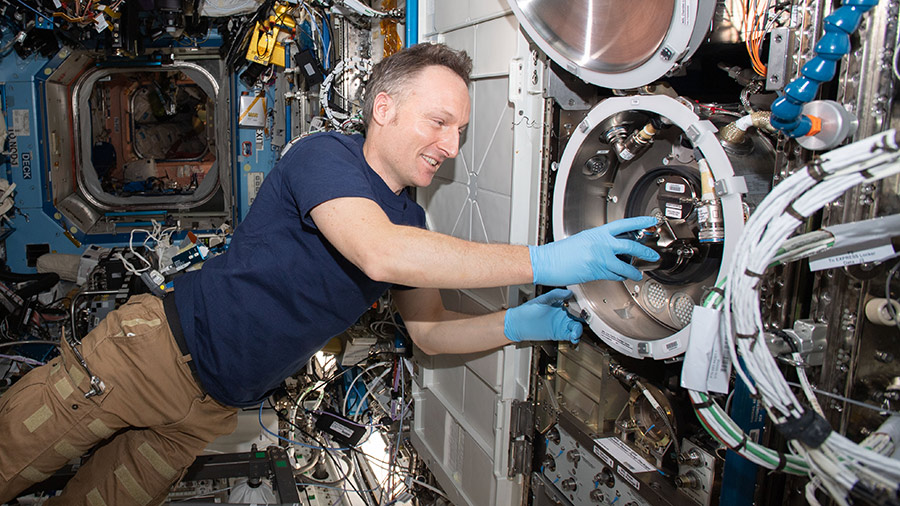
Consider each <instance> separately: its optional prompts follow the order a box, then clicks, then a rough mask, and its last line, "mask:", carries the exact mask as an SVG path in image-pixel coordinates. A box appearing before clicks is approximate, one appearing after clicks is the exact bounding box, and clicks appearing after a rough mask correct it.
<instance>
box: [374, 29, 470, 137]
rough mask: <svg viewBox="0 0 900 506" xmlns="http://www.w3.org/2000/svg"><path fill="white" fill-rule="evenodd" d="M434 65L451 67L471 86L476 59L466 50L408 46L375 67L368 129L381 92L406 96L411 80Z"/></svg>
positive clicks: (437, 45) (428, 45)
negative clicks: (470, 75)
mask: <svg viewBox="0 0 900 506" xmlns="http://www.w3.org/2000/svg"><path fill="white" fill-rule="evenodd" d="M432 65H440V66H442V67H447V68H448V69H450V70H452V71H453V72H455V73H456V75H458V76H459V77H460V78H462V80H463V81H464V82H465V83H466V86H468V85H469V74H470V73H471V72H472V58H470V57H469V55H468V54H466V52H465V51H457V50H455V49H451V48H450V47H449V46H447V45H445V44H432V43H430V42H424V43H422V44H416V45H415V46H411V47H408V48H406V49H404V50H402V51H400V52H397V53H394V54H392V55H391V56H388V57H387V58H385V59H384V60H381V61H380V62H378V64H376V65H375V66H374V67H373V68H372V74H371V75H370V76H369V82H368V84H366V98H365V101H364V102H363V123H364V124H365V125H366V127H368V126H369V122H370V121H372V108H373V105H374V103H375V97H376V96H378V94H379V93H382V92H384V93H387V94H388V95H394V96H403V94H404V93H405V92H406V89H405V88H406V86H407V85H408V84H409V81H410V80H412V79H413V78H414V77H415V76H416V74H418V73H419V72H420V71H421V70H422V69H424V68H425V67H429V66H432Z"/></svg>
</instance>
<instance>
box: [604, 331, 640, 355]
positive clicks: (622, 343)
mask: <svg viewBox="0 0 900 506" xmlns="http://www.w3.org/2000/svg"><path fill="white" fill-rule="evenodd" d="M600 339H603V340H604V341H606V343H607V344H609V345H611V346H617V347H618V348H619V349H625V350H628V351H630V352H633V351H634V345H633V344H631V343H629V342H628V341H626V340H624V339H622V338H621V337H619V336H614V335H612V334H610V333H609V332H607V331H605V330H601V331H600Z"/></svg>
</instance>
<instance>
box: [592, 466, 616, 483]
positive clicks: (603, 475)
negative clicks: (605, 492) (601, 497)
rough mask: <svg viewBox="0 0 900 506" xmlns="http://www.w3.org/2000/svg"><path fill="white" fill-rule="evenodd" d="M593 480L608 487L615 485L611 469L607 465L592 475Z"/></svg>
mask: <svg viewBox="0 0 900 506" xmlns="http://www.w3.org/2000/svg"><path fill="white" fill-rule="evenodd" d="M594 481H596V482H597V483H602V484H604V485H606V486H607V487H610V488H612V487H614V486H616V478H615V477H614V476H613V473H612V469H610V468H608V467H604V468H603V470H602V471H600V472H599V473H597V474H596V475H594Z"/></svg>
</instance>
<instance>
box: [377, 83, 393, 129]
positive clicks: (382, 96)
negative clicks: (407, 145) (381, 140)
mask: <svg viewBox="0 0 900 506" xmlns="http://www.w3.org/2000/svg"><path fill="white" fill-rule="evenodd" d="M396 113H397V102H396V101H395V100H394V98H393V97H391V96H390V95H388V94H387V93H385V92H383V91H382V92H381V93H379V94H378V95H376V96H375V101H374V103H373V104H372V121H374V122H375V123H377V124H379V125H387V124H388V123H390V122H391V121H392V120H393V119H394V116H395V115H396Z"/></svg>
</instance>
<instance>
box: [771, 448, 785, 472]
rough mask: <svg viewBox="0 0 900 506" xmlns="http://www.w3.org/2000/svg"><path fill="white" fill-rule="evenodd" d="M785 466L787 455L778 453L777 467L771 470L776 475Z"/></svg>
mask: <svg viewBox="0 0 900 506" xmlns="http://www.w3.org/2000/svg"><path fill="white" fill-rule="evenodd" d="M786 466H787V455H785V454H784V452H778V466H776V467H775V469H773V471H775V472H776V473H777V472H779V471H781V470H782V469H784V468H785V467H786Z"/></svg>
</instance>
